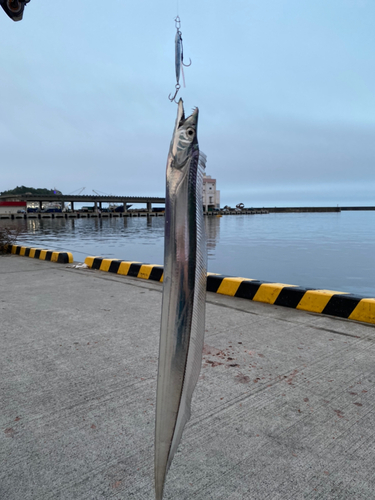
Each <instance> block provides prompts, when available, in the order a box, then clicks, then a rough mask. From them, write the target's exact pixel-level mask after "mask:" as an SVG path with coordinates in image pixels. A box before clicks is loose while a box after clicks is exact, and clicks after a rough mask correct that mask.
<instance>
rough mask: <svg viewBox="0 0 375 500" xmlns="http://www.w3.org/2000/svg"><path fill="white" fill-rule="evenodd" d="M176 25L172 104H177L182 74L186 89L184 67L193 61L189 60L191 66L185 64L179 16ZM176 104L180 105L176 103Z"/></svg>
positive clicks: (170, 98)
mask: <svg viewBox="0 0 375 500" xmlns="http://www.w3.org/2000/svg"><path fill="white" fill-rule="evenodd" d="M175 25H176V30H177V32H176V37H175V42H174V46H175V69H176V82H177V83H176V85H175V89H176V90H175V93H174V95H173V96H172V97H171V94H169V96H168V99H169V100H170V101H171V102H176V100H175V99H176V96H177V94H178V91H179V90H180V88H181V85H180V73H182V80H183V83H184V87H185V75H184V66H185V67H188V66H190V65H191V59H190V58H189V61H190V62H189V64H184V50H183V46H182V33H181V30H180V27H181V20H180V18H179V16H177V17H176V18H175ZM176 104H178V103H177V102H176Z"/></svg>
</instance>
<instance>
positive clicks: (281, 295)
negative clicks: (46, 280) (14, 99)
mask: <svg viewBox="0 0 375 500" xmlns="http://www.w3.org/2000/svg"><path fill="white" fill-rule="evenodd" d="M7 251H8V253H11V254H14V255H20V256H25V257H31V258H35V259H40V260H46V261H51V262H59V263H62V264H70V263H72V262H73V261H74V259H73V255H72V253H71V252H56V251H54V250H46V249H41V248H33V247H25V246H20V245H9V246H8V248H7ZM85 264H86V265H87V266H88V267H89V268H90V269H94V270H99V271H105V272H110V273H114V274H119V275H123V276H131V277H133V278H140V279H146V280H152V281H158V282H160V283H162V282H163V270H164V269H163V266H161V265H156V264H145V263H142V262H136V261H123V260H119V259H105V258H103V257H95V256H88V257H86V259H85ZM207 291H208V292H214V293H218V294H221V295H228V296H230V297H239V298H242V299H248V300H253V301H255V302H262V303H265V304H272V305H276V306H283V307H290V308H293V309H299V310H302V311H308V312H313V313H318V314H325V315H329V316H336V317H339V318H344V319H349V320H353V321H361V322H363V323H371V324H375V298H372V297H363V296H360V295H356V294H351V293H348V292H340V291H335V290H319V289H314V288H303V287H300V286H297V285H288V284H285V283H272V282H267V281H259V280H255V279H251V278H241V277H235V276H226V275H221V274H215V273H207Z"/></svg>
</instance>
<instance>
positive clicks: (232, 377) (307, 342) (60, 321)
mask: <svg viewBox="0 0 375 500" xmlns="http://www.w3.org/2000/svg"><path fill="white" fill-rule="evenodd" d="M207 302H208V303H207V323H206V325H207V326H206V329H207V331H206V337H205V349H204V359H203V366H202V371H201V377H200V380H199V383H198V385H197V389H196V392H195V395H194V398H193V407H192V418H191V420H190V422H189V423H188V425H187V427H186V429H185V432H184V434H183V439H182V443H181V445H180V448H179V451H178V453H177V454H176V456H175V459H174V461H173V464H172V467H171V469H170V472H169V475H168V478H167V483H166V488H165V496H164V498H165V499H166V500H168V499H169V500H171V499H174V500H176V499H178V500H185V499H186V500H188V499H194V500H207V499H212V500H214V499H215V500H217V499H223V500H224V499H225V500H226V499H230V500H240V499H241V500H242V499H254V500H255V499H257V500H258V499H259V500H266V499H269V500H271V499H285V500H289V499H296V500H299V499H324V500H325V499H340V500H341V499H374V498H375V440H374V435H375V424H374V394H375V365H374V351H375V327H374V326H373V325H367V324H362V323H358V322H352V321H349V320H343V319H336V318H331V317H326V316H322V315H317V314H313V313H307V312H304V311H298V310H294V309H288V308H284V307H278V306H273V305H267V304H262V303H257V302H252V301H248V300H244V299H239V298H232V297H227V296H220V295H217V294H211V293H208V294H207ZM160 306H161V285H160V284H159V283H153V282H150V281H143V280H137V279H134V278H129V277H124V276H119V275H114V274H109V273H102V272H100V271H93V270H89V269H86V270H85V269H75V268H72V267H71V265H66V264H55V263H51V262H45V261H40V260H36V259H28V258H25V257H19V256H14V255H6V256H0V319H1V323H0V341H1V344H0V345H1V348H0V499H1V500H3V499H4V500H5V499H6V500H26V499H27V500H29V499H32V500H47V499H51V500H52V499H54V500H55V499H64V500H65V499H66V500H83V499H85V500H86V499H90V500H93V499H95V500H96V499H98V500H100V499H137V500H138V499H139V500H141V499H142V500H151V499H152V498H153V433H154V411H155V406H154V405H155V391H156V370H157V356H158V340H159V321H160Z"/></svg>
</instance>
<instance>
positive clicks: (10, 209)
mask: <svg viewBox="0 0 375 500" xmlns="http://www.w3.org/2000/svg"><path fill="white" fill-rule="evenodd" d="M19 210H24V211H25V212H26V201H0V214H16V213H17V212H18V211H19Z"/></svg>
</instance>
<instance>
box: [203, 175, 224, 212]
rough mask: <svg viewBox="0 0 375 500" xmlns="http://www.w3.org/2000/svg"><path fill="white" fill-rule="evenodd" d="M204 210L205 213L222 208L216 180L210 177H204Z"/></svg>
mask: <svg viewBox="0 0 375 500" xmlns="http://www.w3.org/2000/svg"><path fill="white" fill-rule="evenodd" d="M203 208H204V210H205V212H208V211H211V210H212V209H214V208H220V191H218V190H217V189H216V179H212V178H211V176H210V175H205V176H204V177H203Z"/></svg>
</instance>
